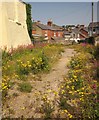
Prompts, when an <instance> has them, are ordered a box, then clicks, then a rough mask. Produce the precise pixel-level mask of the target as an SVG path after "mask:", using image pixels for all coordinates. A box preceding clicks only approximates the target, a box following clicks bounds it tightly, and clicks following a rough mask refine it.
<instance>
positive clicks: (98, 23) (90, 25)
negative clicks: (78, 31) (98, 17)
mask: <svg viewBox="0 0 99 120" xmlns="http://www.w3.org/2000/svg"><path fill="white" fill-rule="evenodd" d="M88 27H92V22H91V23H90V24H89V26H88ZM93 27H99V22H93Z"/></svg>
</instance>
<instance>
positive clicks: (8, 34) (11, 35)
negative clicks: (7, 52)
mask: <svg viewBox="0 0 99 120" xmlns="http://www.w3.org/2000/svg"><path fill="white" fill-rule="evenodd" d="M16 1H17V2H16ZM0 28H1V29H0V47H2V48H4V47H5V46H6V47H7V48H8V49H9V48H12V47H13V48H15V47H17V46H18V45H28V44H31V40H30V38H29V35H28V31H27V25H26V6H25V4H24V3H22V2H20V1H18V0H15V2H1V3H0Z"/></svg>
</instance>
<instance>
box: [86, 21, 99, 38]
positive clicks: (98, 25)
mask: <svg viewBox="0 0 99 120" xmlns="http://www.w3.org/2000/svg"><path fill="white" fill-rule="evenodd" d="M92 27H93V35H98V34H99V22H93V24H92V22H91V23H90V24H89V26H88V32H89V36H92Z"/></svg>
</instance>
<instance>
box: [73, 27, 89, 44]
mask: <svg viewBox="0 0 99 120" xmlns="http://www.w3.org/2000/svg"><path fill="white" fill-rule="evenodd" d="M71 36H72V39H73V40H74V41H76V42H77V41H78V40H85V39H86V38H88V29H87V27H84V25H79V26H78V25H77V26H76V27H75V29H73V30H72V33H71Z"/></svg>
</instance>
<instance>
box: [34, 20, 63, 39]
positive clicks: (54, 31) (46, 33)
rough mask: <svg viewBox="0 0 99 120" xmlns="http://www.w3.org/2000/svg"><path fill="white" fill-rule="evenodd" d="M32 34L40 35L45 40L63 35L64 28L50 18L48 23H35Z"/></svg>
mask: <svg viewBox="0 0 99 120" xmlns="http://www.w3.org/2000/svg"><path fill="white" fill-rule="evenodd" d="M32 35H33V36H35V35H39V36H41V37H43V38H44V39H45V40H51V39H55V38H62V37H63V29H62V27H60V26H57V25H55V24H52V21H51V20H49V21H48V22H47V25H44V24H41V22H40V21H38V22H35V23H33V29H32Z"/></svg>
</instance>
